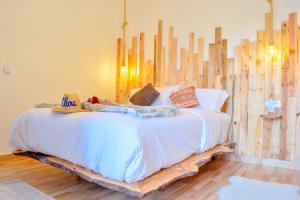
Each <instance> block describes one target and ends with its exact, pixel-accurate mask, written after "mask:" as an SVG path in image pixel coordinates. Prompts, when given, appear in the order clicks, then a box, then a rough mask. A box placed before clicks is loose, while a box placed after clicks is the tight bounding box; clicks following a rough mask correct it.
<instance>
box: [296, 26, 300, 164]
mask: <svg viewBox="0 0 300 200" xmlns="http://www.w3.org/2000/svg"><path fill="white" fill-rule="evenodd" d="M297 59H298V63H297V67H296V74H297V77H298V80H297V88H298V101H297V122H296V130H297V132H296V144H295V146H296V147H295V160H300V80H299V77H300V27H298V58H297Z"/></svg>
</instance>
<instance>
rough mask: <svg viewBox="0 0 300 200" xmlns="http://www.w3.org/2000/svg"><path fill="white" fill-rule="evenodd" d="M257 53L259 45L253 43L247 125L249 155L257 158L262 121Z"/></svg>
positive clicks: (250, 59) (250, 49)
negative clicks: (258, 129)
mask: <svg viewBox="0 0 300 200" xmlns="http://www.w3.org/2000/svg"><path fill="white" fill-rule="evenodd" d="M256 52H257V43H256V42H251V43H250V46H249V90H248V97H249V98H248V111H247V112H248V122H247V123H248V125H247V155H249V156H255V146H256V134H255V133H256V128H257V124H258V123H259V121H260V120H261V118H260V117H259V113H260V110H259V106H258V105H257V98H259V97H258V95H259V92H257V86H256V82H257V81H256V78H257V74H256Z"/></svg>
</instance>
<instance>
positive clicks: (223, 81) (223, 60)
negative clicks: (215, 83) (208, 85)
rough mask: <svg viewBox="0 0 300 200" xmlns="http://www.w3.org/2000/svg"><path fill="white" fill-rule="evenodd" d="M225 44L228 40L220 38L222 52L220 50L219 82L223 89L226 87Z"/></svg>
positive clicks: (226, 44) (226, 61) (226, 60)
mask: <svg viewBox="0 0 300 200" xmlns="http://www.w3.org/2000/svg"><path fill="white" fill-rule="evenodd" d="M227 46H228V42H227V40H226V39H224V40H222V52H221V77H222V79H221V83H222V86H223V89H226V83H227V63H228V59H227V57H228V55H227Z"/></svg>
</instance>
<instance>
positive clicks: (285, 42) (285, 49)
mask: <svg viewBox="0 0 300 200" xmlns="http://www.w3.org/2000/svg"><path fill="white" fill-rule="evenodd" d="M281 57H282V59H281V61H282V65H281V70H282V73H281V74H282V75H281V76H282V77H281V86H282V119H281V121H280V159H287V124H288V95H289V93H288V75H289V74H288V69H289V32H288V23H287V22H283V23H282V25H281Z"/></svg>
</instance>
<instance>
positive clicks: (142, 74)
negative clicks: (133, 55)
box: [138, 33, 147, 87]
mask: <svg viewBox="0 0 300 200" xmlns="http://www.w3.org/2000/svg"><path fill="white" fill-rule="evenodd" d="M144 49H145V34H144V33H141V34H140V50H139V76H138V80H139V84H138V87H143V86H144V85H145V84H147V83H146V82H145V79H146V77H145V69H144V68H145V67H144V64H145V50H144Z"/></svg>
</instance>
